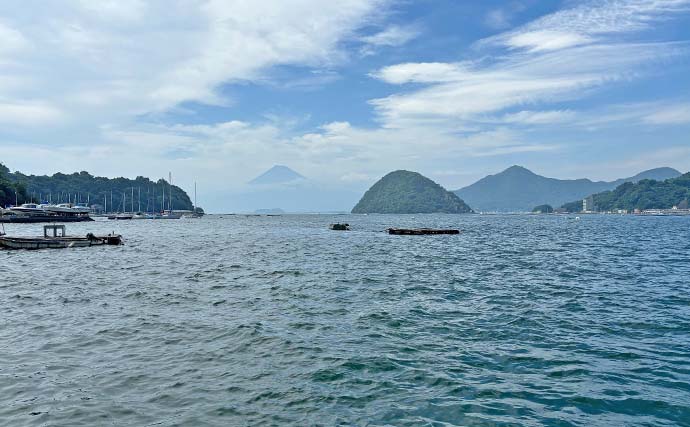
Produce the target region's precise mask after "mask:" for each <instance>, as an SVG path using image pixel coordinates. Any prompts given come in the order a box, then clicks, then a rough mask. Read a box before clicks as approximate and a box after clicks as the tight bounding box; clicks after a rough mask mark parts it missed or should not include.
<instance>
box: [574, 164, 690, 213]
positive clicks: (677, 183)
mask: <svg viewBox="0 0 690 427" xmlns="http://www.w3.org/2000/svg"><path fill="white" fill-rule="evenodd" d="M593 197H594V205H595V207H596V209H597V210H598V211H601V212H607V211H616V210H619V209H622V210H628V211H632V210H635V209H640V210H644V209H670V208H672V207H673V206H680V205H682V206H685V205H687V201H688V199H690V173H686V174H685V175H682V176H680V177H678V178H674V179H668V180H666V181H654V180H651V179H645V180H642V181H640V182H638V183H637V184H633V183H630V182H627V183H625V184H622V185H620V186H618V187H617V188H616V189H615V190H613V191H605V192H603V193H598V194H595V195H594V196H593ZM563 208H564V209H566V210H567V211H568V212H579V211H580V210H582V202H581V201H578V202H571V203H568V204H565V205H563Z"/></svg>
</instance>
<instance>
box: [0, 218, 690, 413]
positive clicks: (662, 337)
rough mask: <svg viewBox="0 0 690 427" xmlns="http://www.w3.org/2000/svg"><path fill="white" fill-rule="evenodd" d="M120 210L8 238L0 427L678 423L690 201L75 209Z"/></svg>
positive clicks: (688, 336) (0, 337)
mask: <svg viewBox="0 0 690 427" xmlns="http://www.w3.org/2000/svg"><path fill="white" fill-rule="evenodd" d="M332 222H349V223H350V224H351V226H352V229H353V230H352V231H350V232H335V231H330V230H328V229H327V225H328V224H329V223H332ZM389 226H438V227H456V228H460V229H462V230H463V233H462V234H461V235H459V236H389V235H387V234H385V233H383V232H381V231H382V230H383V229H385V228H386V227H389ZM7 228H8V230H7V231H8V232H10V231H11V232H12V234H30V235H31V234H38V233H39V232H40V228H41V227H40V226H37V225H11V226H7ZM113 230H114V231H116V232H118V233H121V234H122V235H123V236H124V237H125V239H126V245H125V246H122V247H116V248H114V247H103V248H100V247H99V248H85V249H69V250H60V251H36V252H24V251H21V252H10V251H4V252H3V251H0V266H2V271H3V281H2V282H0V311H1V312H2V313H3V316H2V318H1V320H0V401H1V402H2V405H0V425H3V426H5V425H6V426H25V425H26V426H39V425H40V426H42V425H72V426H77V425H84V426H93V425H166V426H173V425H199V426H203V425H305V426H306V425H325V426H331V425H371V426H383V425H396V426H405V425H429V426H441V425H479V426H483V425H487V426H489V425H506V426H508V425H527V426H541V425H544V426H546V425H548V426H554V425H555V426H593V425H626V426H651V425H654V426H675V425H689V423H690V368H689V367H690V353H689V352H688V348H690V296H689V294H688V277H689V276H690V255H689V254H690V239H688V237H690V218H684V217H678V218H674V217H662V218H654V217H633V216H629V217H617V216H583V217H582V219H581V220H576V219H575V217H574V216H527V215H522V216H508V215H506V216H482V215H414V216H411V215H402V216H394V215H369V216H349V215H348V216H325V215H324V216H316V215H314V216H292V215H286V216H281V217H244V216H223V217H220V216H207V217H205V218H203V219H201V220H180V221H131V222H114V221H111V222H96V223H89V224H74V225H68V231H69V232H70V234H78V235H83V234H85V233H86V232H87V231H91V232H97V231H99V232H110V231H113ZM96 234H98V233H96Z"/></svg>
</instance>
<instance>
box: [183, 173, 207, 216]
mask: <svg viewBox="0 0 690 427" xmlns="http://www.w3.org/2000/svg"><path fill="white" fill-rule="evenodd" d="M202 216H204V214H202V213H200V212H197V210H196V182H194V206H193V208H192V212H191V213H185V214H184V215H183V217H184V218H201V217H202Z"/></svg>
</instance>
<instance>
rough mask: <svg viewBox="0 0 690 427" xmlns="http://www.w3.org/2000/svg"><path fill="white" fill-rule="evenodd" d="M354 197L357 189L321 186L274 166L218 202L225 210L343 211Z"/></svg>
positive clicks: (346, 209) (281, 167) (348, 206)
mask: <svg viewBox="0 0 690 427" xmlns="http://www.w3.org/2000/svg"><path fill="white" fill-rule="evenodd" d="M358 197H359V193H358V192H355V191H352V190H348V189H344V188H340V187H339V186H337V185H323V184H321V183H318V182H315V181H312V180H310V179H309V178H308V177H305V176H303V175H301V174H299V173H297V172H295V171H294V170H292V169H291V168H289V167H287V166H282V165H276V166H273V167H272V168H271V169H269V170H268V171H266V172H264V173H263V174H261V175H259V176H258V177H256V178H255V179H253V180H252V181H250V182H249V183H248V185H246V186H243V187H242V188H239V189H236V190H234V191H231V192H228V193H226V194H223V195H222V197H220V199H221V200H222V201H221V202H220V203H222V206H223V207H222V209H223V210H225V211H229V212H255V211H257V210H263V209H266V207H274V206H275V207H279V208H280V209H282V210H283V211H285V212H289V213H306V212H324V213H325V212H346V211H348V210H349V209H350V207H351V206H352V205H353V204H354V203H355V202H356V201H357V199H358ZM262 213H268V212H262Z"/></svg>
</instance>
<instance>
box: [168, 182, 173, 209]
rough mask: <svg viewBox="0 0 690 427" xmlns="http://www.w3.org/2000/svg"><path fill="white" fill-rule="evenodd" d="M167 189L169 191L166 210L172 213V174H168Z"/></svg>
mask: <svg viewBox="0 0 690 427" xmlns="http://www.w3.org/2000/svg"><path fill="white" fill-rule="evenodd" d="M168 189H169V190H170V197H169V198H168V210H169V211H170V212H172V172H168Z"/></svg>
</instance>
